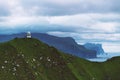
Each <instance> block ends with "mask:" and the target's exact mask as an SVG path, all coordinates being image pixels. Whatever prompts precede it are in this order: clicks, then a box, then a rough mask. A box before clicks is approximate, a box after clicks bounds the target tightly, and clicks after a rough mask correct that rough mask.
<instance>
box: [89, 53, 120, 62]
mask: <svg viewBox="0 0 120 80" xmlns="http://www.w3.org/2000/svg"><path fill="white" fill-rule="evenodd" d="M116 56H120V52H118V53H107V54H104V55H98V56H97V58H91V59H88V60H89V61H92V62H104V61H107V60H108V59H110V58H112V57H116Z"/></svg>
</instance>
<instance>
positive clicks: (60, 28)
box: [0, 0, 120, 52]
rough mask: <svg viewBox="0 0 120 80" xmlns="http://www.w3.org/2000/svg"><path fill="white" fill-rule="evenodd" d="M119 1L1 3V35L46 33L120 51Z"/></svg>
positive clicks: (12, 0)
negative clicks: (101, 44) (99, 44)
mask: <svg viewBox="0 0 120 80" xmlns="http://www.w3.org/2000/svg"><path fill="white" fill-rule="evenodd" d="M119 3H120V0H0V34H9V33H10V34H12V33H19V32H26V31H32V32H45V33H49V34H52V35H57V36H71V37H73V38H75V39H76V41H77V42H78V43H86V42H95V43H103V45H104V48H105V50H106V51H107V52H120V49H119V48H120V5H119Z"/></svg>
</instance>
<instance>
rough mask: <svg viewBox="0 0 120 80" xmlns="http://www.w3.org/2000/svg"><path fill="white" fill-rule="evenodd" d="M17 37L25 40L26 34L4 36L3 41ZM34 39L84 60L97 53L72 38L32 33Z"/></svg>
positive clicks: (93, 56)
mask: <svg viewBox="0 0 120 80" xmlns="http://www.w3.org/2000/svg"><path fill="white" fill-rule="evenodd" d="M15 37H18V38H23V37H26V33H20V34H12V35H8V36H3V37H2V38H1V39H3V40H1V41H8V40H11V39H13V38H15ZM32 37H33V38H37V39H39V40H40V41H42V42H44V43H46V44H48V45H50V46H53V47H55V48H57V49H58V50H60V51H63V52H64V53H69V54H72V55H75V56H79V57H82V58H95V57H96V56H97V55H96V51H94V50H89V49H86V48H85V47H84V46H82V45H78V44H77V43H76V42H75V40H74V39H73V38H71V37H56V36H52V35H48V34H44V33H32Z"/></svg>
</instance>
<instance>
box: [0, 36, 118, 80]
mask: <svg viewBox="0 0 120 80" xmlns="http://www.w3.org/2000/svg"><path fill="white" fill-rule="evenodd" d="M119 69H120V57H116V58H112V59H110V60H108V61H106V62H104V63H93V62H90V61H87V60H84V59H80V58H78V57H74V56H71V55H68V54H64V53H62V52H60V51H58V50H57V49H55V48H54V47H50V46H48V45H46V44H44V43H42V42H40V41H39V40H37V39H25V38H20V39H18V38H16V39H14V40H11V41H9V42H6V43H0V80H120V76H119V74H120V70H119Z"/></svg>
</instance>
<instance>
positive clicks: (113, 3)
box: [0, 0, 120, 16]
mask: <svg viewBox="0 0 120 80" xmlns="http://www.w3.org/2000/svg"><path fill="white" fill-rule="evenodd" d="M119 3H120V1H119V0H100V1H96V0H44V1H40V0H11V1H9V0H4V1H0V5H1V4H2V6H0V9H1V8H2V9H1V11H5V12H6V13H8V14H9V15H27V16H28V15H29V16H36V15H39V16H41V15H44V16H48V15H49V16H57V15H60V16H63V15H74V14H80V13H119V12H120V9H119V7H120V5H119ZM1 14H2V13H1Z"/></svg>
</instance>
